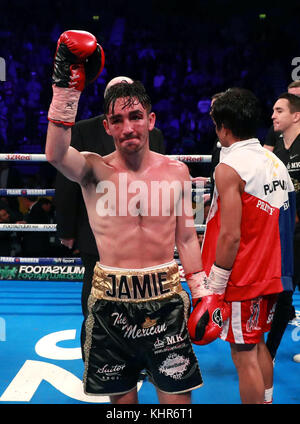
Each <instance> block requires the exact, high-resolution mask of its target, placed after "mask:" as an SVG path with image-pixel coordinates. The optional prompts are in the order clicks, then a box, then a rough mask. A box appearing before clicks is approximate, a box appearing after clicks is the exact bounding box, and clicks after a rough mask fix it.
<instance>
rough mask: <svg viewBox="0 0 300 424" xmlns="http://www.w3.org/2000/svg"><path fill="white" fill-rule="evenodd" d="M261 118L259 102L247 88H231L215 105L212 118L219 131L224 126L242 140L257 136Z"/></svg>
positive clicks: (212, 109)
mask: <svg viewBox="0 0 300 424" xmlns="http://www.w3.org/2000/svg"><path fill="white" fill-rule="evenodd" d="M260 116H261V107H260V103H259V100H258V99H257V97H256V96H255V95H254V93H252V92H251V91H249V90H247V89H245V88H238V87H234V88H229V89H228V90H226V91H225V92H224V93H223V94H222V95H221V96H219V97H218V98H217V99H216V100H215V101H214V103H213V105H212V108H211V117H212V119H213V120H214V122H215V124H216V127H217V129H218V130H220V129H221V128H222V126H224V128H227V129H229V130H231V132H232V134H233V135H234V136H235V137H237V138H239V139H240V140H246V139H248V138H253V137H255V136H256V131H257V127H258V125H259V121H260Z"/></svg>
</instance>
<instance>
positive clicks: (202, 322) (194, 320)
mask: <svg viewBox="0 0 300 424" xmlns="http://www.w3.org/2000/svg"><path fill="white" fill-rule="evenodd" d="M229 314H230V308H229V305H228V304H227V303H226V302H224V296H221V295H218V294H211V295H208V296H204V297H202V298H200V299H198V302H197V303H196V304H195V305H194V309H193V311H192V313H191V315H190V317H189V320H188V330H189V333H190V337H191V340H192V342H193V343H195V344H197V345H206V344H208V343H211V342H213V341H214V340H216V339H217V338H218V337H219V336H220V334H221V332H222V327H223V322H224V321H226V320H227V319H228V318H229Z"/></svg>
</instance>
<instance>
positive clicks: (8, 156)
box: [0, 153, 211, 163]
mask: <svg viewBox="0 0 300 424" xmlns="http://www.w3.org/2000/svg"><path fill="white" fill-rule="evenodd" d="M166 156H167V157H168V158H170V159H175V160H179V161H181V162H185V163H198V162H202V163H210V162H211V155H166ZM0 162H47V158H46V155H45V154H36V153H0Z"/></svg>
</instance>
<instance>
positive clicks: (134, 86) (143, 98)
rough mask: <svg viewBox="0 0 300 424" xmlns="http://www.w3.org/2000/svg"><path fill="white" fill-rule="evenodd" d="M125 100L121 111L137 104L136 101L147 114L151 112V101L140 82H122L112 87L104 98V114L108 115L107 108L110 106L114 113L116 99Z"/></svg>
mask: <svg viewBox="0 0 300 424" xmlns="http://www.w3.org/2000/svg"><path fill="white" fill-rule="evenodd" d="M119 98H125V99H126V102H125V103H124V106H123V109H125V107H128V106H132V105H134V104H136V103H137V100H138V102H139V103H141V105H142V106H143V108H144V109H146V110H147V112H148V113H150V112H151V107H152V105H151V99H150V97H149V96H148V94H147V92H146V89H145V87H144V85H143V84H142V83H141V82H140V81H134V82H133V83H128V82H127V81H122V82H119V83H117V84H114V85H112V86H111V87H110V88H109V89H108V90H107V93H106V95H105V97H104V105H103V109H104V113H105V114H106V115H107V114H108V113H109V108H110V106H111V111H112V113H114V107H115V103H116V101H117V99H119Z"/></svg>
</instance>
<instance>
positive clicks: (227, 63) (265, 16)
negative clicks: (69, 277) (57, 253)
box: [0, 0, 299, 256]
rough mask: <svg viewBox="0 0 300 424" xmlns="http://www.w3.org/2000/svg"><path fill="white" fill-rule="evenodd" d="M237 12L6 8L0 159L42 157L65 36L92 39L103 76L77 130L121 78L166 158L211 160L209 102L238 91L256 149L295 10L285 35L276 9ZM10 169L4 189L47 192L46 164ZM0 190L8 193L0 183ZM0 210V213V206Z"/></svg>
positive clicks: (291, 47)
mask: <svg viewBox="0 0 300 424" xmlns="http://www.w3.org/2000/svg"><path fill="white" fill-rule="evenodd" d="M230 3H232V4H230ZM236 4H237V3H236V2H230V1H229V2H225V1H224V0H217V1H215V2H208V1H206V0H203V1H202V2H193V1H191V0H187V1H186V2H184V4H182V5H181V6H178V5H177V2H172V1H169V0H166V1H164V2H158V1H156V0H152V1H150V0H149V1H148V2H147V5H143V9H141V6H140V2H138V1H136V0H130V1H127V2H125V1H121V0H113V1H110V0H105V1H102V2H99V1H94V0H86V1H85V2H83V3H82V4H80V3H79V2H76V3H74V2H73V1H71V0H61V1H51V2H50V1H49V0H46V1H43V2H38V1H36V0H28V1H15V0H12V1H10V2H6V4H5V6H3V7H2V10H1V14H2V17H4V16H5V19H2V20H1V24H0V46H1V47H0V56H1V57H3V58H4V59H5V62H6V81H0V152H5V153H7V152H18V153H19V152H27V153H44V147H45V137H46V131H47V123H48V122H47V110H48V107H49V103H50V100H51V95H52V93H51V73H52V64H53V56H54V52H55V49H56V42H57V39H58V37H59V35H60V34H61V33H62V32H63V31H65V30H68V29H82V30H87V31H90V32H92V33H93V34H95V35H96V37H97V39H98V41H99V43H100V44H101V45H102V46H103V49H104V51H105V54H106V65H105V69H104V72H103V73H102V74H101V76H100V77H99V78H98V80H97V81H96V82H95V83H94V84H92V85H91V86H89V87H88V88H87V89H86V90H85V92H84V93H83V94H82V96H81V100H80V104H79V110H78V115H77V120H80V119H86V118H89V117H93V116H96V115H99V114H101V113H102V103H103V101H102V99H103V92H104V87H105V85H106V83H107V82H108V81H109V80H110V79H111V78H113V77H114V76H117V75H127V76H130V77H132V78H133V79H138V80H141V81H142V82H143V83H144V85H145V86H146V88H147V91H148V92H149V94H150V97H151V99H152V104H153V110H154V111H155V113H156V115H157V127H158V128H160V129H161V130H162V132H163V135H164V140H165V144H166V153H167V154H210V153H211V150H212V147H213V144H214V141H215V130H214V125H213V123H212V121H211V119H210V116H209V108H210V101H211V97H212V95H214V94H215V93H217V92H220V91H224V90H225V89H226V88H228V87H232V86H239V87H245V88H248V89H250V90H252V91H254V93H255V94H256V95H257V96H258V98H259V99H260V100H261V104H262V120H261V126H260V130H259V134H258V136H259V138H260V139H261V141H262V142H263V140H264V136H265V134H266V131H267V129H268V128H269V126H270V125H271V113H272V106H273V103H274V101H275V99H276V98H277V96H278V95H279V94H280V93H281V92H283V91H286V87H287V85H288V83H289V82H290V81H291V73H292V70H293V67H292V64H291V62H292V59H293V58H294V57H296V56H297V54H298V53H297V52H299V41H298V40H297V38H296V37H295V36H294V34H295V28H297V26H296V24H297V22H296V17H297V10H296V9H297V6H295V10H294V11H291V12H290V15H289V21H288V22H289V24H288V25H287V24H286V19H285V16H284V13H285V12H282V10H279V9H276V7H275V6H273V7H269V8H267V9H262V8H261V7H259V6H258V5H259V2H256V1H254V2H253V4H251V10H249V9H247V7H246V6H243V5H239V6H236ZM176 5H177V6H176ZM296 33H297V32H296ZM3 167H4V165H3ZM10 168H11V169H12V170H11V171H9V172H10V173H14V174H15V176H16V177H18V178H19V179H18V180H14V182H13V183H11V184H14V185H15V187H14V188H17V186H18V187H26V188H51V187H53V186H54V180H55V170H54V168H52V167H51V166H50V165H49V164H32V163H31V164H26V165H23V164H22V165H21V164H16V165H14V166H10ZM191 173H192V174H193V173H194V174H195V173H196V175H194V176H197V175H201V174H206V175H208V173H209V169H208V168H207V167H205V166H203V165H202V168H200V169H196V170H195V168H193V170H192V171H191ZM3 181H6V183H7V180H5V179H3ZM1 184H2V187H3V186H4V187H6V188H8V187H9V186H8V185H3V183H2V179H1ZM34 201H36V199H35V200H34ZM1 202H4V205H3V204H2V206H5V202H7V199H4V198H3V199H2V200H1ZM19 203H20V202H19ZM15 206H16V205H15ZM23 206H24V205H23V204H22V205H21V206H20V205H19V208H17V210H16V209H15V208H13V207H12V206H11V205H9V208H10V211H12V213H10V220H11V221H14V222H17V221H18V220H20V221H22V220H24V219H25V218H26V216H27V215H26V214H27V213H28V210H27V211H26V209H24V210H21V209H22V207H23ZM0 207H1V205H0ZM4 209H5V208H4ZM50 211H52V212H51V213H52V216H48V217H47V219H49V220H52V222H55V212H54V205H53V204H51V208H50V209H49V211H48V212H47V214H48V215H49V214H50V215H51V213H50ZM7 212H8V213H9V211H8V210H7ZM16 213H17V214H16ZM18 213H21V215H22V216H19V215H18ZM24 214H25V215H24ZM24 216H25V218H24ZM0 218H1V210H0ZM6 219H7V217H6ZM2 222H3V221H2ZM39 256H40V255H39Z"/></svg>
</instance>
